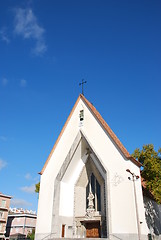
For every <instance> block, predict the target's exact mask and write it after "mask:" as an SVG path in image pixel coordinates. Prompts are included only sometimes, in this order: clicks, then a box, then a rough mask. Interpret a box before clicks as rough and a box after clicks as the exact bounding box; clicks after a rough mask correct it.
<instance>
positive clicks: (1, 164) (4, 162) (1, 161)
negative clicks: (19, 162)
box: [0, 158, 7, 170]
mask: <svg viewBox="0 0 161 240" xmlns="http://www.w3.org/2000/svg"><path fill="white" fill-rule="evenodd" d="M6 165H7V162H6V161H4V160H3V159H1V158H0V170H1V169H2V168H4V167H5V166H6Z"/></svg>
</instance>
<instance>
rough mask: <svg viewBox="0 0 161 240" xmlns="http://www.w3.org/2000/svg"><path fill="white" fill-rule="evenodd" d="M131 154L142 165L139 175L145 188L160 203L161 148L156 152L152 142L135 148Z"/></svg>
mask: <svg viewBox="0 0 161 240" xmlns="http://www.w3.org/2000/svg"><path fill="white" fill-rule="evenodd" d="M132 156H133V157H134V158H136V159H137V160H138V161H139V162H140V163H141V164H142V165H143V167H142V171H141V176H142V178H143V181H144V182H145V186H146V188H147V190H149V191H150V193H152V195H153V196H154V198H155V200H156V201H157V202H158V203H161V148H159V149H158V151H157V152H156V151H155V150H154V146H153V144H147V145H144V146H143V148H142V150H140V149H139V148H137V149H135V151H134V153H133V154H132Z"/></svg>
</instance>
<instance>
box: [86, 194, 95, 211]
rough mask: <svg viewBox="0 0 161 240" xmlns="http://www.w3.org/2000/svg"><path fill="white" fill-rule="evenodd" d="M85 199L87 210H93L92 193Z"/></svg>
mask: <svg viewBox="0 0 161 240" xmlns="http://www.w3.org/2000/svg"><path fill="white" fill-rule="evenodd" d="M87 199H88V209H94V203H93V199H94V195H93V193H92V192H90V193H89V196H88V198H87Z"/></svg>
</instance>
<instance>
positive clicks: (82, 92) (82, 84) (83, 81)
mask: <svg viewBox="0 0 161 240" xmlns="http://www.w3.org/2000/svg"><path fill="white" fill-rule="evenodd" d="M84 83H87V81H84V79H82V82H81V83H79V86H81V85H82V95H84V92H83V84H84Z"/></svg>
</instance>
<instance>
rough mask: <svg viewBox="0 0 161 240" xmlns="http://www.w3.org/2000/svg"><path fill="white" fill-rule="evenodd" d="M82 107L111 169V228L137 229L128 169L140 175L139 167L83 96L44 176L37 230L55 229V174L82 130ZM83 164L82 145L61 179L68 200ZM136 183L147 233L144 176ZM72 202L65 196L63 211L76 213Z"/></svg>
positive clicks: (87, 126)
mask: <svg viewBox="0 0 161 240" xmlns="http://www.w3.org/2000/svg"><path fill="white" fill-rule="evenodd" d="M82 109H84V122H83V126H82V127H81V129H82V131H83V132H84V133H85V135H86V136H87V138H88V141H89V142H90V144H91V146H92V147H93V149H95V152H96V153H97V155H98V156H99V159H100V160H101V161H102V162H103V165H104V168H105V169H106V170H108V171H109V172H110V174H109V179H108V191H109V201H108V206H109V207H110V216H111V223H110V226H111V228H110V231H111V232H113V233H117V232H118V233H126V232H128V233H136V232H137V226H136V216H135V205H134V195H133V185H132V182H130V181H129V180H128V176H129V174H128V173H127V172H126V169H127V168H129V169H130V170H131V171H132V172H134V173H135V174H137V175H140V171H139V168H138V167H137V166H136V165H134V163H132V162H131V161H127V160H126V159H125V157H123V156H122V154H121V153H120V152H119V150H117V148H116V146H115V145H114V144H113V143H112V141H111V139H110V138H109V137H108V136H107V134H106V133H105V132H104V130H103V129H102V128H101V127H100V125H99V124H98V122H97V121H96V119H95V118H94V117H93V115H92V114H91V112H90V111H89V110H88V109H87V107H86V105H85V104H84V103H83V101H82V100H80V101H79V103H78V105H77V107H76V109H75V110H74V112H73V115H72V117H71V119H70V121H69V123H68V125H67V127H66V129H65V132H64V133H63V135H62V137H61V139H60V141H59V143H58V145H57V147H56V149H55V151H54V153H53V155H52V157H51V159H50V161H49V163H48V165H47V167H46V169H45V171H44V173H43V175H42V176H41V189H40V197H39V206H38V219H37V228H36V233H50V232H51V220H52V207H53V196H54V181H55V177H56V176H57V174H58V172H59V170H60V168H61V166H62V164H63V161H64V159H65V158H66V156H67V154H68V152H69V149H70V147H71V145H72V144H73V141H74V139H75V137H76V135H77V133H78V131H79V130H80V127H79V125H80V124H79V113H80V110H82ZM77 154H78V155H77ZM72 161H73V160H72ZM83 164H84V163H83V161H81V159H80V149H78V151H77V153H76V155H75V158H74V161H73V164H71V166H70V167H71V169H70V171H67V173H66V175H65V177H64V183H61V196H66V195H67V194H68V193H69V192H70V194H71V196H70V198H69V197H68V200H72V198H73V191H74V190H73V184H74V182H75V180H76V177H77V174H78V173H79V171H81V168H82V167H83ZM72 172H74V173H75V175H72V174H69V173H72ZM116 175H118V176H120V177H121V179H122V180H121V182H120V183H119V184H118V185H117V186H115V184H114V179H115V177H116ZM136 187H137V199H138V208H139V216H140V220H141V221H142V222H143V224H142V226H141V231H142V232H143V233H145V234H146V233H147V228H146V223H145V217H144V207H143V199H142V191H141V184H140V180H139V181H138V182H137V183H136ZM68 191H69V192H68ZM71 202H72V201H71ZM68 204H69V206H70V207H69V209H67V204H66V203H65V202H64V200H63V198H62V199H61V202H60V206H61V207H60V209H59V213H60V215H62V216H63V215H65V216H72V214H73V212H72V211H73V210H72V209H73V205H72V204H73V203H69V202H68Z"/></svg>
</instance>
